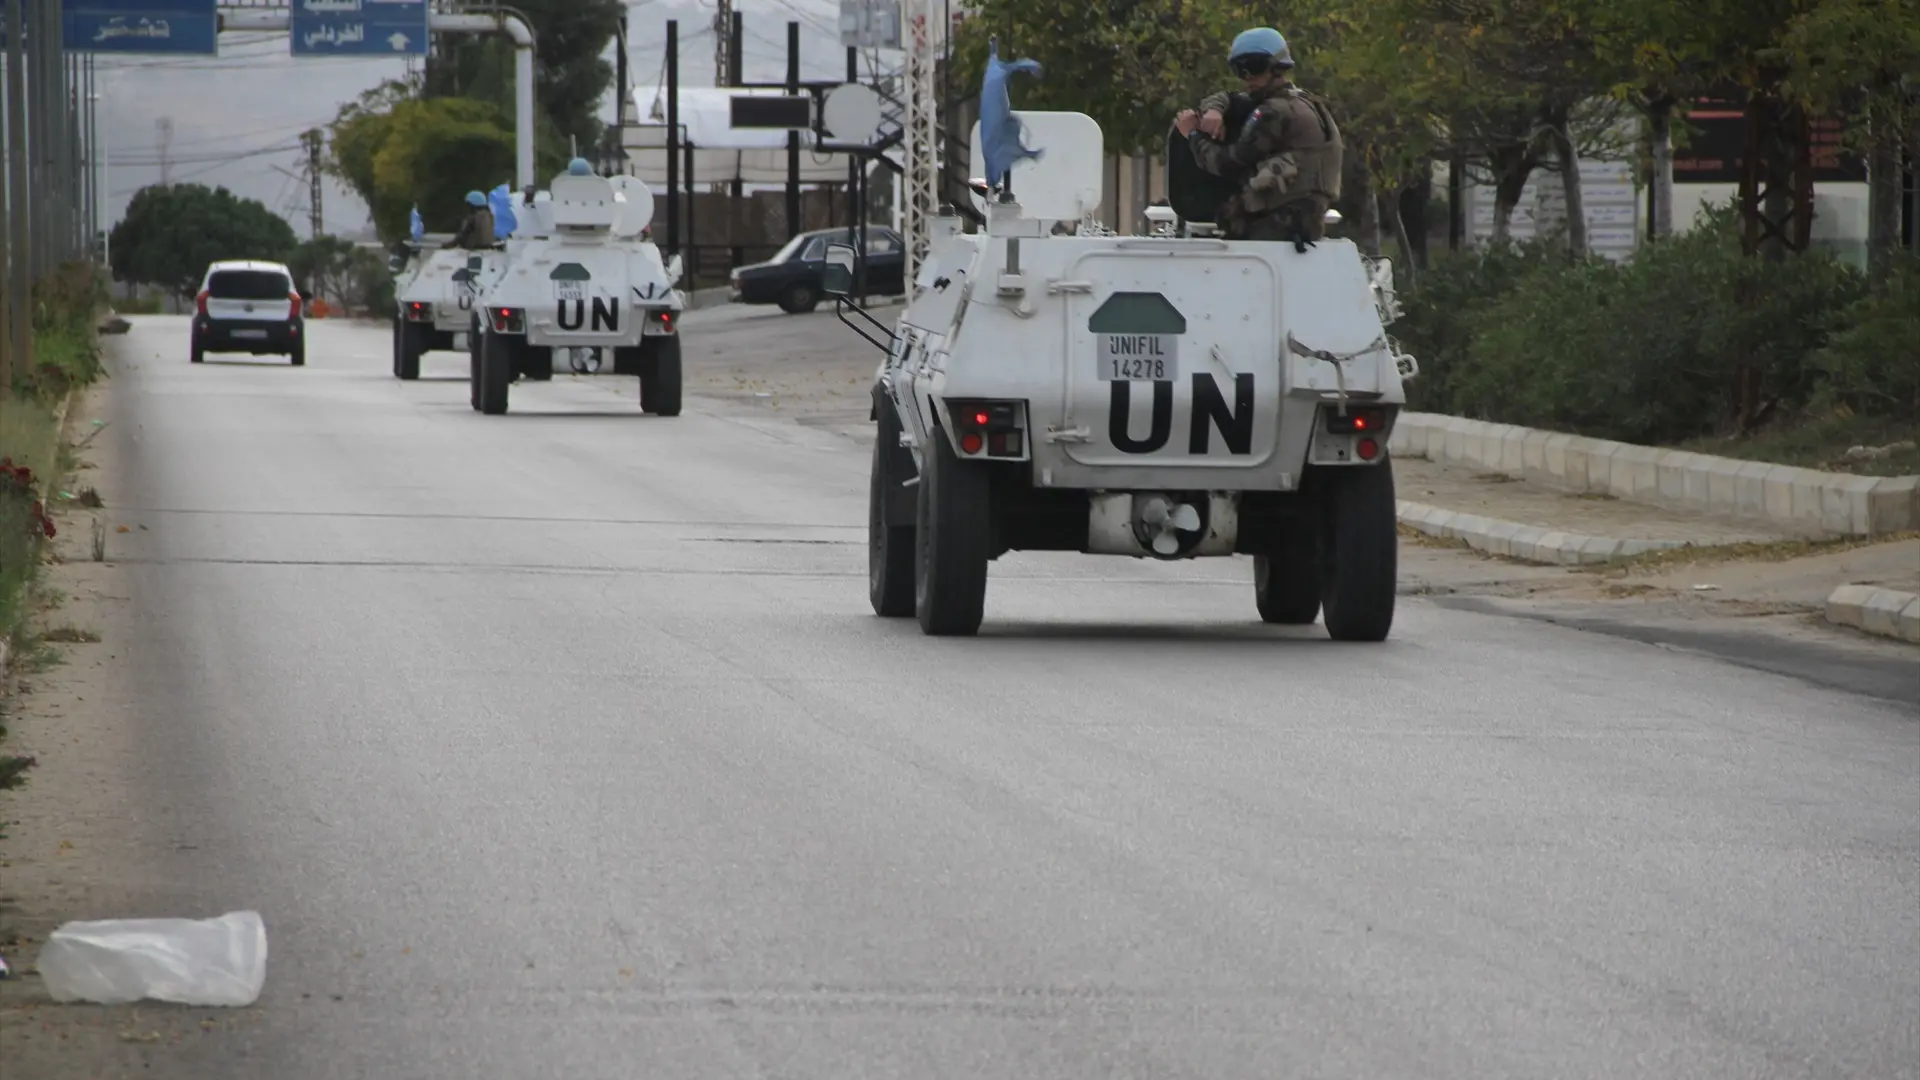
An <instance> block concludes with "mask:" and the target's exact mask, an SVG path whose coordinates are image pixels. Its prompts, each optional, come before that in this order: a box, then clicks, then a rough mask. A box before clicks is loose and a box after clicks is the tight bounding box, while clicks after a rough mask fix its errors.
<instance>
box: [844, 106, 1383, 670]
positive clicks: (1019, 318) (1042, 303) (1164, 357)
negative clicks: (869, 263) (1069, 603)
mask: <svg viewBox="0 0 1920 1080" xmlns="http://www.w3.org/2000/svg"><path fill="white" fill-rule="evenodd" d="M1016 115H1017V116H1018V117H1019V119H1020V120H1021V121H1022V122H1023V123H1024V124H1025V125H1026V126H1027V127H1028V128H1029V129H1030V131H1031V133H1032V140H1031V141H1032V143H1033V145H1035V146H1039V147H1043V148H1044V149H1045V156H1044V158H1043V159H1041V160H1038V161H1022V162H1020V163H1019V166H1018V167H1017V168H1015V169H1014V170H1013V171H1012V172H1011V174H1010V176H1011V178H1012V180H1014V181H1017V182H1016V183H1013V184H1011V185H1010V186H1011V187H1012V188H1013V189H1014V190H1013V192H1008V191H1004V190H1002V191H994V190H991V189H988V188H987V186H986V185H985V184H984V183H983V182H975V184H974V188H975V190H976V192H979V193H982V194H983V196H984V198H983V199H982V202H983V208H984V210H985V216H986V226H985V230H984V231H983V232H979V233H973V234H963V233H960V232H958V221H957V219H951V218H949V219H944V221H945V224H946V227H945V228H943V229H939V230H936V236H935V238H934V240H933V243H932V245H931V247H930V250H929V252H928V257H927V260H926V262H925V263H924V264H923V265H922V267H921V268H920V270H919V273H918V274H917V275H916V279H915V281H913V282H912V283H910V289H911V290H912V292H911V294H910V295H911V299H910V301H909V303H908V305H907V307H906V308H905V310H904V311H903V313H902V314H901V315H900V317H899V319H898V321H897V323H896V325H895V326H893V327H892V328H887V327H886V326H884V325H883V324H881V323H879V322H878V321H877V320H874V319H872V317H871V316H866V315H865V312H859V314H861V315H863V316H865V317H866V318H867V319H868V321H869V322H870V323H871V324H872V325H873V326H875V327H878V328H879V330H880V334H879V335H878V336H875V335H867V334H866V331H865V330H861V329H860V327H859V326H857V325H855V324H853V323H852V322H851V321H849V320H848V319H847V312H848V311H849V310H856V311H857V310H858V309H851V308H850V306H849V305H847V304H846V303H845V300H844V294H845V291H846V282H847V280H848V277H849V271H850V270H851V267H852V265H853V251H852V249H851V248H850V247H847V246H846V245H835V246H834V248H830V249H829V251H828V256H827V258H828V271H827V277H828V281H827V287H828V291H829V292H832V293H835V294H836V295H837V297H839V299H838V300H837V302H838V303H839V305H840V307H841V319H842V321H844V322H848V325H850V326H853V327H854V329H856V330H860V332H861V333H862V334H863V335H866V336H868V339H869V340H870V341H872V342H874V343H875V344H876V345H879V346H880V347H882V348H883V349H885V350H886V354H887V355H886V359H885V360H884V361H882V362H881V364H880V366H879V369H878V371H877V373H876V378H875V382H874V387H873V411H872V416H873V418H874V421H875V425H876V439H875V443H874V451H873V464H872V479H871V484H870V489H869V512H868V568H869V574H870V580H869V592H870V595H871V600H872V603H873V609H874V611H875V612H876V613H878V614H880V615H883V616H905V615H908V614H915V615H917V616H918V619H919V623H920V626H921V629H922V630H923V631H924V632H925V633H928V634H936V635H966V634H973V633H975V632H977V630H978V629H979V627H980V625H981V622H982V619H983V614H984V600H985V595H986V585H987V569H988V564H989V563H991V562H992V561H993V560H995V559H997V558H998V557H999V556H1001V555H1002V554H1005V553H1006V552H1009V551H1077V552H1084V553H1088V554H1100V555H1121V556H1130V557H1133V558H1145V559H1168V560H1175V559H1192V558H1201V557H1225V556H1233V555H1247V556H1251V557H1252V563H1253V593H1254V604H1255V608H1256V609H1257V610H1258V612H1259V614H1260V617H1261V618H1262V619H1263V620H1265V621H1267V622H1270V623H1290V624H1299V625H1306V624H1311V623H1313V622H1314V621H1315V620H1316V618H1318V617H1320V616H1322V615H1324V620H1325V626H1326V630H1327V633H1328V634H1329V635H1330V636H1331V637H1333V638H1335V639H1337V640H1342V641H1380V640H1384V639H1385V638H1386V637H1387V635H1388V632H1389V629H1390V627H1391V625H1392V622H1393V613H1394V588H1395V584H1396V576H1397V558H1398V551H1399V546H1398V545H1399V540H1398V534H1397V530H1396V522H1395V513H1394V506H1395V498H1394V483H1393V468H1392V464H1391V462H1390V461H1389V459H1388V454H1387V438H1388V436H1389V435H1390V434H1391V432H1392V429H1393V424H1394V421H1395V418H1396V416H1397V415H1398V413H1399V411H1400V409H1401V408H1402V406H1403V405H1404V403H1405V400H1406V397H1405V392H1404V388H1403V382H1404V381H1405V380H1406V379H1408V378H1411V377H1412V376H1413V375H1414V374H1415V373H1416V372H1417V370H1418V369H1417V365H1416V364H1415V363H1414V361H1413V358H1411V357H1407V356H1402V355H1400V354H1398V352H1397V350H1396V348H1395V346H1394V345H1393V343H1392V342H1391V340H1390V339H1389V338H1388V337H1387V335H1386V333H1385V330H1384V320H1385V319H1387V318H1388V315H1387V314H1385V313H1386V312H1387V311H1388V310H1390V306H1391V294H1390V290H1391V282H1392V277H1391V266H1390V265H1387V264H1385V263H1384V261H1382V262H1381V263H1380V264H1378V265H1375V266H1372V267H1370V266H1369V264H1368V263H1367V261H1365V260H1363V259H1362V257H1361V254H1360V252H1359V250H1358V249H1357V248H1356V247H1355V246H1354V244H1353V243H1351V242H1350V241H1347V240H1337V239H1324V240H1321V241H1319V242H1318V243H1317V244H1316V245H1315V246H1313V247H1311V248H1308V249H1307V250H1306V251H1304V252H1302V251H1298V250H1296V249H1295V245H1293V244H1292V243H1265V242H1250V241H1229V240H1224V239H1220V238H1218V237H1215V236H1212V235H1208V234H1209V233H1210V232H1211V230H1210V228H1209V227H1207V225H1206V224H1205V223H1204V222H1194V221H1191V220H1188V221H1186V222H1181V221H1179V220H1178V218H1179V215H1178V212H1177V211H1176V210H1175V209H1174V208H1173V206H1168V207H1155V208H1152V210H1151V212H1150V220H1152V221H1153V225H1152V226H1151V228H1150V229H1149V231H1148V233H1147V234H1146V235H1111V234H1109V235H1091V234H1093V233H1099V232H1104V231H1105V230H1102V229H1100V228H1098V227H1095V226H1094V224H1093V222H1092V215H1093V213H1094V212H1096V211H1097V208H1098V207H1099V205H1100V198H1101V175H1100V167H1099V163H1100V162H1101V161H1102V160H1103V157H1104V155H1103V147H1102V145H1101V143H1102V139H1101V132H1100V129H1099V126H1098V125H1097V124H1096V123H1095V122H1094V121H1093V120H1092V119H1091V118H1090V117H1087V116H1085V115H1082V114H1079V113H1061V112H1021V113H1017V114H1016ZM978 139H979V134H978V129H977V128H976V131H975V135H974V140H975V146H976V148H975V150H974V154H975V157H974V158H973V160H976V161H978V160H980V157H979V153H980V152H979V150H978V148H977V147H978ZM1184 152H1185V143H1184V141H1182V140H1179V139H1177V138H1175V139H1170V140H1169V153H1170V156H1178V155H1180V154H1182V153H1184ZM1187 164H1188V165H1191V155H1187ZM1195 172H1196V170H1193V169H1191V168H1187V169H1184V170H1182V169H1172V170H1170V175H1169V179H1170V182H1175V183H1177V182H1178V181H1180V180H1181V178H1182V177H1183V176H1185V177H1191V176H1192V175H1194V173H1195ZM1208 198H1210V196H1207V197H1202V198H1199V199H1197V200H1195V199H1191V198H1183V197H1182V193H1180V192H1178V191H1176V192H1175V193H1174V197H1173V198H1171V199H1170V200H1169V201H1170V202H1172V203H1174V204H1176V205H1178V204H1182V203H1185V204H1188V205H1190V206H1192V205H1198V206H1200V207H1204V208H1206V210H1208V211H1210V210H1211V207H1212V206H1214V205H1217V203H1215V202H1210V201H1208ZM1063 224H1064V226H1065V229H1064V230H1063V229H1061V228H1059V227H1060V226H1062V225H1063ZM1062 231H1070V232H1071V233H1072V234H1070V235H1061V234H1060V233H1061V232H1062ZM1382 282H1384V283H1385V286H1384V289H1385V290H1386V291H1384V292H1383V290H1382Z"/></svg>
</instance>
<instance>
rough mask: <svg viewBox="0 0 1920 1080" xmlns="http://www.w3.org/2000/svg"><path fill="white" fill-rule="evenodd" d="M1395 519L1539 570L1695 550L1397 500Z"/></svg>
mask: <svg viewBox="0 0 1920 1080" xmlns="http://www.w3.org/2000/svg"><path fill="white" fill-rule="evenodd" d="M1395 516H1396V517H1398V518H1399V520H1400V523H1401V524H1402V525H1406V526H1408V527H1409V528H1412V529H1415V530H1418V531H1419V532H1423V533H1425V534H1427V535H1428V536H1437V537H1440V538H1441V539H1444V540H1458V541H1460V542H1462V543H1464V544H1466V545H1467V546H1468V547H1470V548H1472V549H1473V550H1475V551H1484V552H1486V553H1487V554H1489V555H1500V556H1504V557H1506V558H1509V559H1519V560H1521V561H1522V562H1530V563H1538V564H1540V565H1543V566H1594V565H1598V564H1600V563H1605V562H1610V561H1612V560H1614V559H1618V558H1625V557H1626V556H1629V555H1639V554H1641V553H1643V552H1648V551H1666V550H1669V549H1672V548H1682V547H1691V546H1693V545H1691V544H1688V543H1687V542H1686V541H1683V540H1635V539H1622V538H1619V537H1613V536H1588V535H1586V534H1584V533H1573V532H1564V531H1561V530H1558V529H1546V528H1542V527H1540V526H1538V525H1522V524H1520V523H1519V522H1517V521H1505V520H1502V519H1500V518H1492V517H1484V516H1482V515H1480V514H1463V513H1460V512H1458V511H1454V510H1447V509H1443V508H1441V507H1438V506H1429V505H1427V504H1426V503H1417V502H1409V501H1407V500H1405V499H1402V500H1400V501H1399V504H1398V506H1397V507H1396V511H1395Z"/></svg>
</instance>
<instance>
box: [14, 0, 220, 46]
mask: <svg viewBox="0 0 1920 1080" xmlns="http://www.w3.org/2000/svg"><path fill="white" fill-rule="evenodd" d="M217 5H218V0H62V2H61V5H60V24H61V25H60V31H61V42H60V44H61V47H62V48H63V49H65V51H67V52H71V53H149V54H152V53H176V54H185V55H189V56H215V55H218V53H219V51H220V14H219V12H218V11H217V10H216V8H217ZM23 7H24V5H23ZM21 15H22V18H27V16H26V13H25V11H24V10H23V11H22V12H21ZM6 40H7V35H6V32H5V31H4V30H0V45H4V44H5V43H6Z"/></svg>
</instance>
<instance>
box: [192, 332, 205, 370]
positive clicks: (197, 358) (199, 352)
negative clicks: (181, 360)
mask: <svg viewBox="0 0 1920 1080" xmlns="http://www.w3.org/2000/svg"><path fill="white" fill-rule="evenodd" d="M206 359H207V351H206V350H205V349H203V348H201V347H200V335H199V334H195V335H193V356H192V361H193V362H194V363H196V364H199V363H204V362H205V361H206Z"/></svg>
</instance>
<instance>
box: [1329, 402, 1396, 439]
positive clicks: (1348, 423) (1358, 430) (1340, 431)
mask: <svg viewBox="0 0 1920 1080" xmlns="http://www.w3.org/2000/svg"><path fill="white" fill-rule="evenodd" d="M1385 430H1387V411H1386V410H1385V409H1365V408H1361V409H1356V408H1353V407H1351V406H1349V407H1348V408H1347V415H1345V416H1341V415H1340V410H1339V409H1328V410H1327V431H1328V432H1329V433H1330V434H1334V435H1363V434H1373V435H1377V434H1379V433H1381V432H1383V431H1385Z"/></svg>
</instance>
